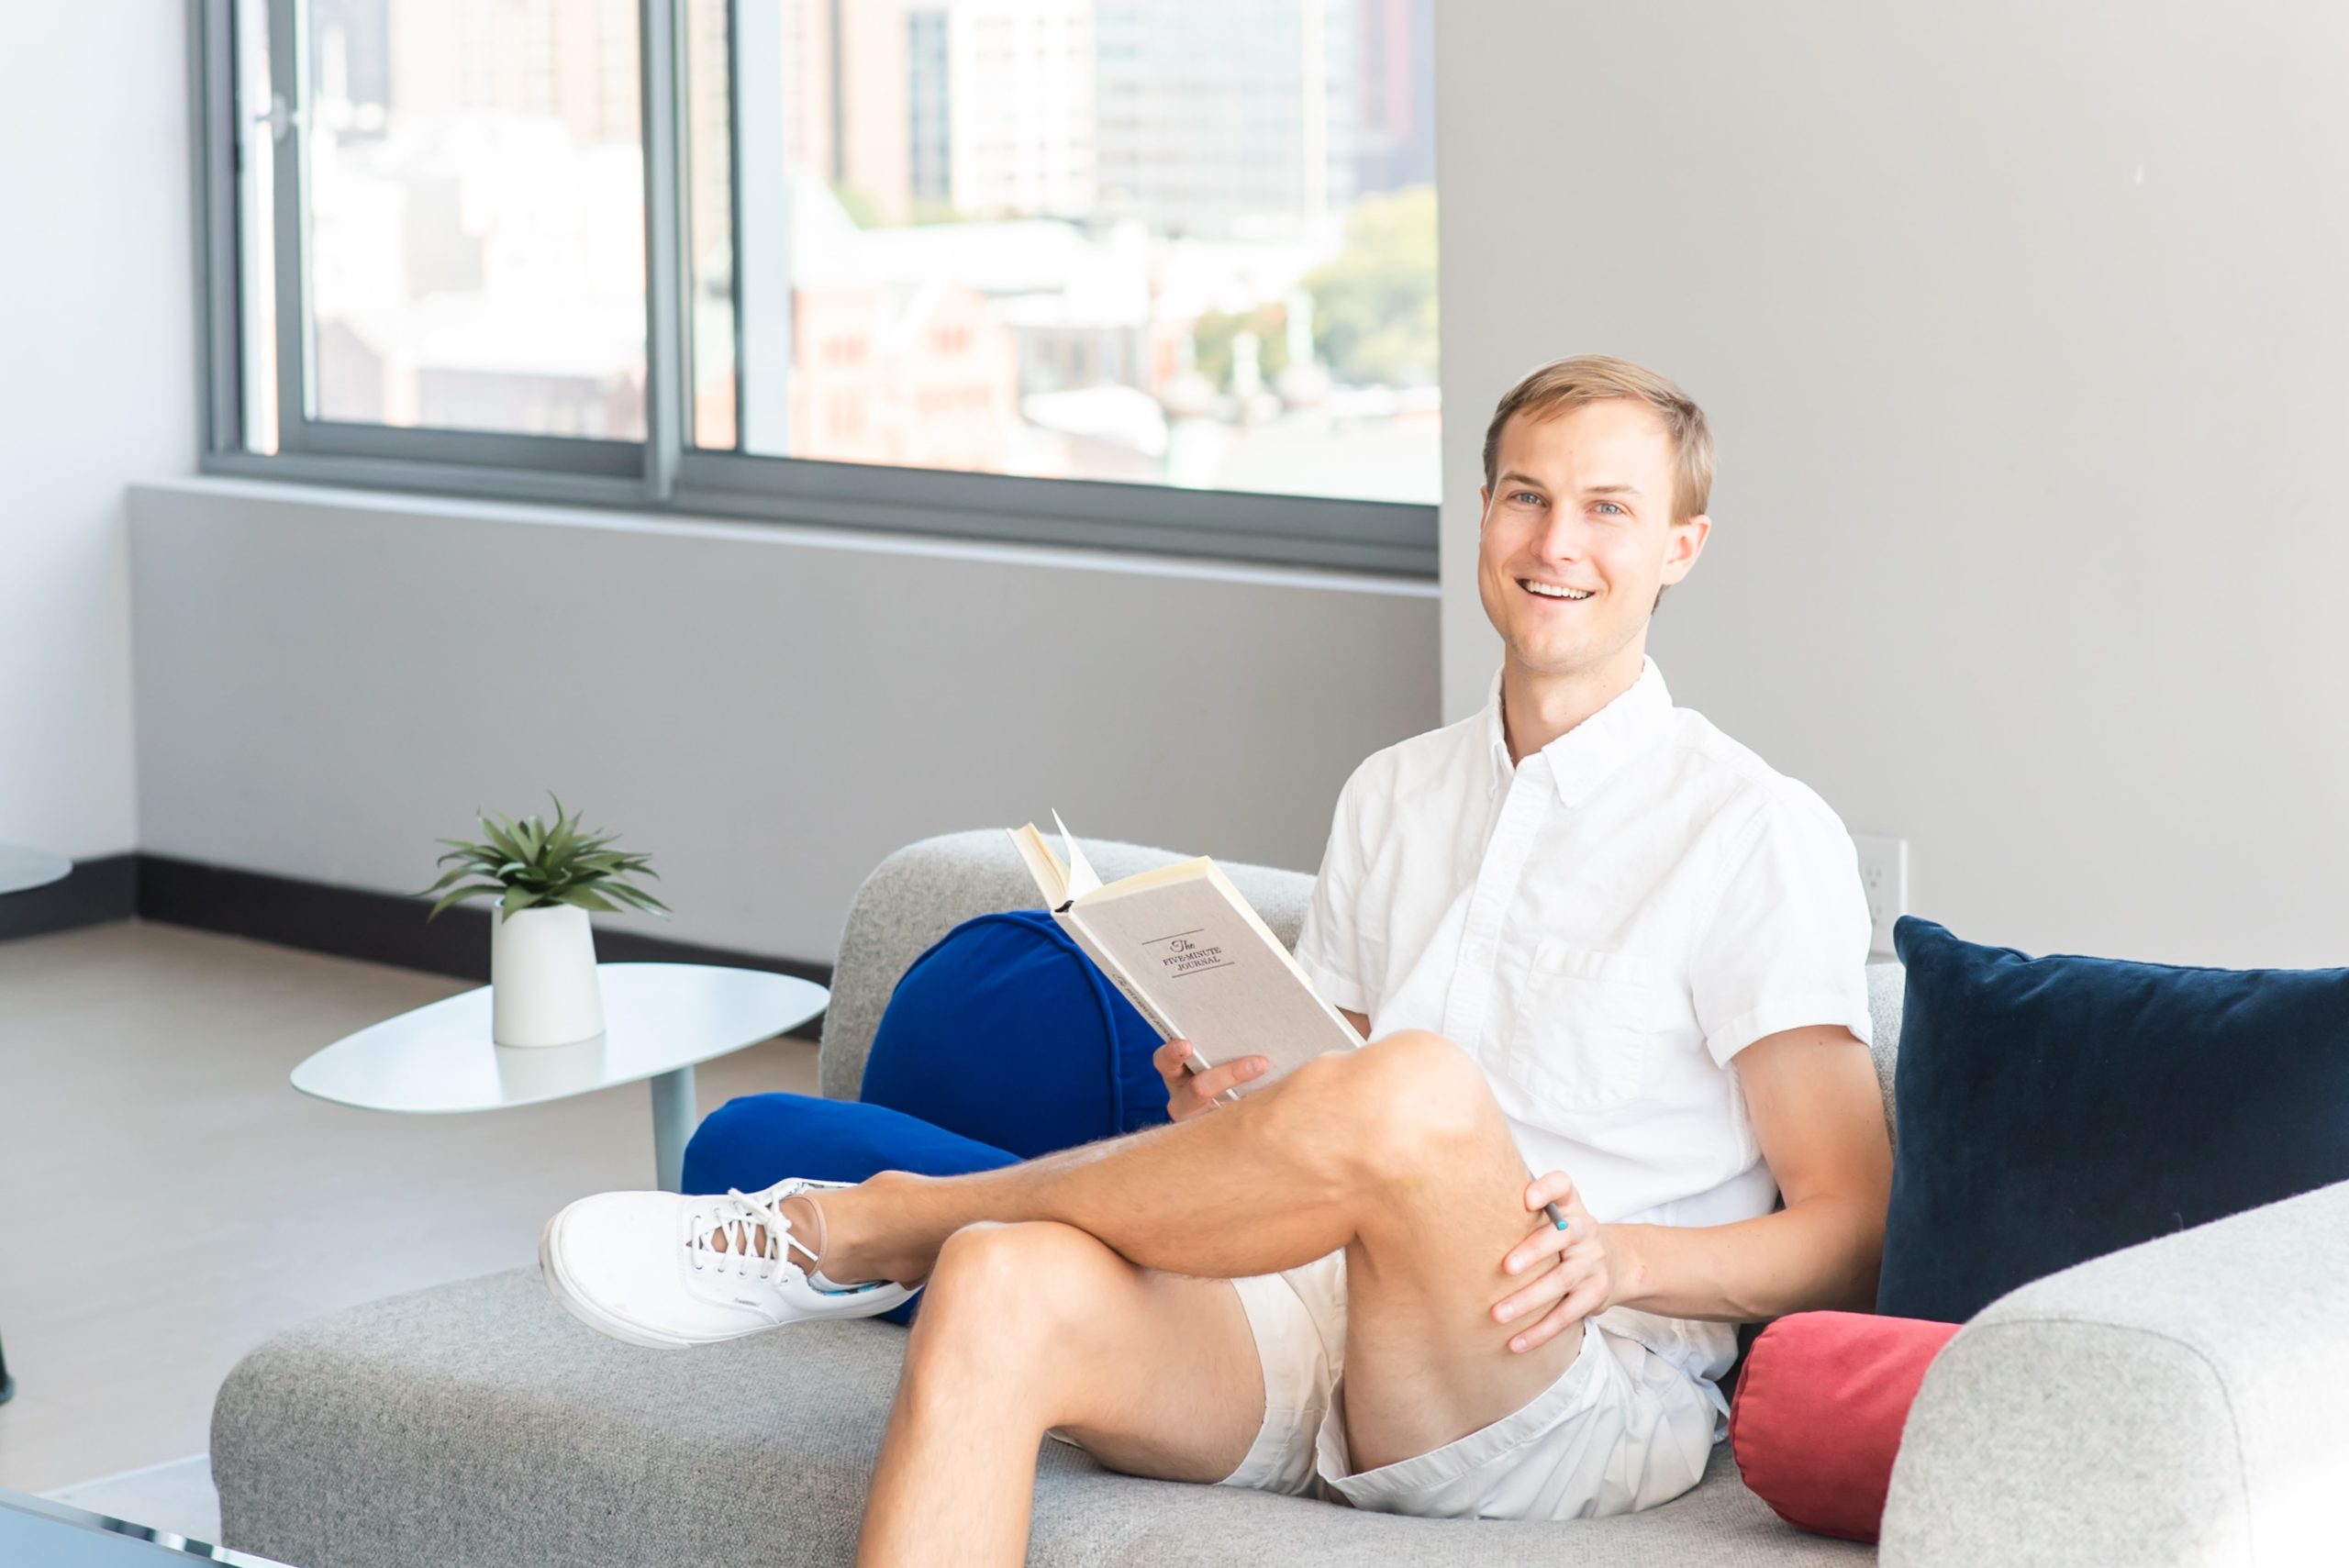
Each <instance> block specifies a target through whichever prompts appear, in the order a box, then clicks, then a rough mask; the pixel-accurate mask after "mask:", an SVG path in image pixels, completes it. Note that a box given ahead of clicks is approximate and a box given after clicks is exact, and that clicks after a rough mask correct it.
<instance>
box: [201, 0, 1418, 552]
mask: <svg viewBox="0 0 2349 1568" xmlns="http://www.w3.org/2000/svg"><path fill="white" fill-rule="evenodd" d="M1431 10H1432V0H654V3H652V4H650V5H641V4H640V0H206V6H205V9H204V11H203V12H202V13H201V14H202V15H203V17H204V20H205V41H206V48H205V51H204V53H205V66H204V71H205V76H204V81H203V83H202V87H203V90H204V97H203V100H202V101H203V102H204V103H205V104H206V106H207V107H206V139H207V150H208V157H207V162H206V175H207V192H206V211H207V214H208V228H207V233H206V258H207V266H208V269H209V272H210V274H211V275H210V276H209V277H208V279H207V282H208V286H209V290H210V295H209V297H210V300H211V309H210V313H209V315H210V319H209V321H208V329H209V331H208V345H209V350H210V359H209V368H210V384H211V387H212V392H213V402H214V406H213V409H212V420H211V428H212V444H213V447H214V449H215V450H214V457H213V461H212V464H211V465H212V466H215V467H219V468H227V469H231V470H235V471H238V472H254V471H256V470H258V471H261V472H277V473H291V474H295V475H297V476H299V477H303V478H321V477H323V478H334V477H338V476H340V477H347V478H351V479H353V480H357V481H362V482H367V483H379V484H414V485H417V486H420V487H426V488H438V489H451V490H461V491H462V490H468V489H473V490H481V491H484V492H485V493H490V494H500V495H547V496H550V497H552V498H562V499H585V500H607V501H610V502H612V503H614V504H629V505H637V506H643V505H648V504H649V505H653V506H674V507H677V508H679V509H682V510H689V511H698V512H710V513H717V514H721V515H734V516H749V517H797V518H806V519H808V520H813V521H824V522H837V523H847V524H852V525H857V524H861V525H871V526H880V527H895V528H920V529H923V530H925V531H941V530H942V531H948V532H961V533H966V534H974V535H982V536H987V535H993V536H1002V537H1016V538H1026V539H1045V540H1052V541H1063V542H1084V543H1096V544H1108V545H1126V546H1131V547H1135V548H1144V549H1151V550H1188V551H1197V552H1201V553H1208V554H1218V555H1233V556H1240V557H1244V558H1250V559H1259V560H1286V561H1297V562H1318V563H1329V564H1341V565H1355V566H1364V567H1369V568H1372V569H1375V570H1386V571H1403V572H1413V573H1429V572H1431V571H1432V570H1433V551H1434V531H1435V530H1434V514H1433V503H1434V501H1435V499H1436V488H1437V484H1436V481H1437V473H1438V467H1437V451H1438V439H1439V434H1440V418H1441V415H1440V408H1439V406H1438V399H1437V392H1436V386H1435V368H1436V357H1435V355H1436V320H1435V197H1434V189H1433V183H1432V180H1433V155H1432V144H1431V114H1430V108H1431V102H1430V100H1431V88H1430V77H1429V68H1428V50H1429V40H1428V32H1429V29H1430V25H1431Z"/></svg>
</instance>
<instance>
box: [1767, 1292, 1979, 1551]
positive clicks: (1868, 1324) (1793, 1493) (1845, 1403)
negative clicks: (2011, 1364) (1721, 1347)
mask: <svg viewBox="0 0 2349 1568" xmlns="http://www.w3.org/2000/svg"><path fill="white" fill-rule="evenodd" d="M1956 1332H1957V1326H1956V1325H1955V1324H1954V1323H1926V1322H1920V1321H1919V1320H1918V1319H1916V1318H1879V1317H1876V1316H1874V1315H1873V1314H1870V1313H1865V1312H1797V1313H1793V1314H1791V1315H1789V1316H1787V1317H1785V1318H1779V1319H1778V1320H1777V1321H1776V1322H1775V1323H1773V1324H1771V1325H1770V1326H1769V1327H1768V1328H1767V1329H1764V1330H1763V1331H1762V1335H1761V1337H1760V1338H1759V1339H1757V1340H1754V1341H1753V1349H1752V1350H1751V1351H1749V1352H1748V1354H1747V1355H1746V1358H1745V1365H1744V1370H1743V1373H1742V1376H1741V1377H1740V1378H1739V1379H1738V1385H1737V1398H1736V1399H1735V1401H1733V1402H1732V1403H1731V1406H1730V1412H1729V1440H1730V1448H1731V1452H1732V1453H1734V1454H1735V1455H1736V1458H1737V1469H1738V1473H1739V1474H1741V1475H1742V1476H1744V1477H1745V1484H1746V1485H1748V1486H1751V1487H1752V1488H1753V1491H1754V1494H1755V1495H1756V1496H1759V1497H1760V1498H1761V1499H1762V1500H1763V1501H1764V1502H1765V1503H1767V1504H1769V1505H1770V1507H1771V1509H1772V1510H1773V1511H1774V1512H1775V1513H1776V1514H1777V1516H1778V1517H1779V1518H1782V1519H1784V1520H1786V1521H1787V1523H1788V1524H1790V1525H1794V1526H1796V1527H1797V1528H1798V1529H1807V1530H1815V1531H1817V1532H1819V1533H1820V1534H1821V1535H1832V1536H1840V1537H1842V1539H1843V1540H1875V1539H1876V1530H1877V1529H1878V1528H1879V1527H1880V1526H1881V1525H1882V1524H1883V1522H1884V1499H1885V1494H1886V1493H1887V1491H1888V1490H1889V1489H1890V1487H1891V1485H1892V1460H1893V1456H1894V1455H1895V1454H1896V1453H1898V1451H1899V1449H1900V1429H1901V1426H1902V1424H1903V1423H1905V1422H1906V1421H1907V1420H1908V1419H1909V1406H1911V1405H1913V1404H1914V1403H1916V1400H1917V1389H1918V1387H1919V1385H1921V1384H1922V1383H1923V1382H1924V1381H1925V1369H1926V1368H1927V1367H1928V1366H1931V1365H1932V1361H1933V1358H1934V1357H1935V1356H1936V1355H1939V1354H1940V1353H1941V1349H1942V1347H1943V1345H1945V1344H1947V1343H1949V1341H1950V1339H1951V1337H1952V1336H1953V1335H1954V1334H1955V1333H1956Z"/></svg>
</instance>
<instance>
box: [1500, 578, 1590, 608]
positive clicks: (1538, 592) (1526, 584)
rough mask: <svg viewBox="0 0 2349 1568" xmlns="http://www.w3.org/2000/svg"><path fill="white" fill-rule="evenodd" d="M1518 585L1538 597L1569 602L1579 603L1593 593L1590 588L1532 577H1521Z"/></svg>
mask: <svg viewBox="0 0 2349 1568" xmlns="http://www.w3.org/2000/svg"><path fill="white" fill-rule="evenodd" d="M1517 585H1518V586H1519V587H1520V588H1522V589H1524V590H1525V591H1526V592H1527V593H1529V594H1531V595H1535V596H1536V597H1538V598H1543V599H1563V600H1564V601H1565V602H1566V603H1568V604H1579V603H1581V602H1582V601H1583V600H1585V599H1587V598H1589V597H1590V595H1591V590H1590V589H1588V588H1569V587H1567V586H1566V585H1565V584H1563V583H1542V582H1538V581H1536V580H1535V579H1533V578H1531V577H1520V578H1519V579H1518V580H1517Z"/></svg>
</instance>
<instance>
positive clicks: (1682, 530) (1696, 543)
mask: <svg viewBox="0 0 2349 1568" xmlns="http://www.w3.org/2000/svg"><path fill="white" fill-rule="evenodd" d="M1712 531H1713V519H1712V518H1710V517H1707V516H1706V515H1705V514H1704V513H1702V512H1699V513H1698V514H1697V515H1696V516H1695V517H1685V518H1683V519H1682V520H1680V521H1679V522H1676V523H1675V524H1673V525H1672V538H1671V539H1670V540H1669V541H1668V542H1667V543H1666V544H1665V545H1664V576H1663V578H1662V581H1663V583H1664V586H1665V587H1667V588H1668V587H1670V586H1671V585H1672V584H1675V583H1677V582H1679V581H1680V580H1681V579H1682V578H1683V577H1686V576H1687V575H1688V573H1689V569H1690V568H1692V567H1694V566H1695V565H1696V564H1697V557H1698V556H1699V555H1702V554H1703V553H1704V552H1705V536H1706V535H1708V534H1709V533H1711V532H1712Z"/></svg>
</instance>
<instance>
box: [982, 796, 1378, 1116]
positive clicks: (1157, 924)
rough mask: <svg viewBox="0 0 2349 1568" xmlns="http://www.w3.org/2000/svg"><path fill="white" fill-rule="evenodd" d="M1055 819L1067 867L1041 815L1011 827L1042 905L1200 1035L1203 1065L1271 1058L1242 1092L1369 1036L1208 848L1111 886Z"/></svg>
mask: <svg viewBox="0 0 2349 1568" xmlns="http://www.w3.org/2000/svg"><path fill="white" fill-rule="evenodd" d="M1052 823H1053V825H1054V826H1055V827H1057V828H1060V830H1061V842H1062V843H1063V845H1064V846H1066V848H1067V850H1068V864H1067V866H1066V867H1065V868H1063V866H1062V864H1061V862H1060V861H1059V860H1058V858H1056V857H1055V856H1054V855H1053V853H1052V850H1051V848H1050V847H1049V846H1048V845H1047V844H1046V843H1045V842H1044V836H1043V835H1042V834H1041V833H1039V832H1038V831H1036V826H1035V824H1034V823H1032V822H1031V823H1030V824H1029V825H1028V826H1026V827H1024V828H1013V829H1012V830H1011V841H1012V843H1013V844H1014V845H1015V846H1016V847H1017V848H1018V849H1019V858H1020V859H1021V860H1022V861H1025V862H1027V865H1028V872H1029V874H1030V875H1031V876H1033V877H1034V878H1035V879H1036V888H1037V891H1038V892H1040V893H1041V894H1042V895H1044V907H1045V908H1047V909H1049V910H1051V911H1052V918H1053V919H1054V920H1056V921H1058V922H1059V923H1060V928H1061V929H1062V930H1063V931H1066V932H1067V933H1068V934H1069V937H1070V940H1073V941H1074V942H1075V943H1076V945H1077V946H1078V947H1080V948H1083V949H1084V950H1085V954H1086V956H1087V957H1089V958H1091V959H1092V960H1093V962H1095V963H1096V964H1097V965H1098V966H1099V967H1100V970H1101V973H1104V974H1106V975H1108V977H1109V983H1110V984H1113V985H1115V986H1116V987H1117V988H1118V989H1119V991H1121V992H1123V993H1124V994H1125V997H1126V1000H1127V1001H1129V1002H1131V1003H1132V1004H1133V1005H1134V1010H1135V1011H1136V1012H1138V1013H1140V1014H1141V1016H1142V1017H1143V1018H1146V1019H1148V1020H1149V1022H1150V1027H1151V1028H1152V1029H1156V1030H1157V1031H1158V1032H1159V1034H1160V1036H1161V1037H1163V1039H1166V1040H1174V1039H1175V1038H1177V1037H1180V1038H1182V1039H1184V1040H1189V1041H1190V1042H1191V1060H1190V1066H1191V1070H1192V1071H1193V1072H1195V1073H1200V1072H1205V1071H1206V1070H1207V1069H1208V1068H1210V1067H1213V1066H1215V1065H1216V1064H1217V1063H1219V1062H1229V1061H1230V1060H1232V1059H1234V1058H1236V1057H1241V1056H1261V1057H1264V1059H1265V1061H1266V1062H1269V1063H1270V1067H1269V1069H1268V1071H1266V1072H1264V1073H1262V1074H1260V1075H1258V1076H1257V1077H1254V1078H1252V1079H1250V1080H1249V1081H1248V1082H1247V1083H1245V1084H1241V1085H1240V1086H1239V1088H1238V1090H1237V1091H1236V1092H1237V1093H1239V1094H1242V1095H1244V1094H1248V1093H1250V1092H1251V1091H1252V1090H1255V1089H1260V1088H1263V1087H1264V1085H1265V1084H1269V1083H1271V1082H1272V1081H1273V1080H1274V1079H1275V1078H1278V1077H1280V1076H1281V1075H1282V1074H1283V1073H1286V1072H1288V1071H1289V1070H1290V1069H1291V1068H1294V1067H1297V1066H1300V1065H1302V1064H1303V1063H1305V1062H1308V1061H1310V1060H1312V1059H1313V1058H1314V1057H1316V1056H1319V1055H1320V1054H1321V1053H1322V1052H1323V1051H1345V1050H1351V1049H1353V1047H1355V1046H1358V1045H1360V1044H1361V1043H1362V1036H1360V1035H1358V1034H1356V1033H1355V1032H1354V1028H1353V1025H1352V1024H1350V1023H1348V1022H1346V1020H1345V1018H1344V1017H1343V1016H1341V1014H1340V1013H1339V1011H1338V1010H1337V1009H1336V1008H1335V1007H1333V1006H1330V1004H1329V1003H1327V1002H1325V1001H1323V1000H1322V999H1321V998H1320V997H1319V995H1316V994H1315V993H1314V990H1313V983H1312V982H1311V981H1309V980H1308V979H1307V978H1306V977H1305V971H1303V970H1301V969H1299V968H1298V967H1297V961H1296V960H1295V959H1293V958H1291V957H1290V956H1289V953H1288V949H1286V947H1283V946H1282V945H1281V940H1280V939H1279V938H1278V937H1276V936H1275V935H1273V931H1272V928H1271V927H1269V926H1267V925H1265V924H1264V919H1263V917H1261V916H1259V915H1258V914H1257V913H1256V911H1255V910H1254V909H1252V908H1251V907H1250V906H1249V904H1248V900H1247V899H1245V898H1243V897H1241V895H1240V890H1239V889H1238V888H1236V887H1234V886H1232V885H1231V879H1230V878H1229V877H1227V876H1225V875H1224V874H1223V873H1222V872H1221V871H1219V870H1218V869H1217V868H1216V863H1215V862H1213V861H1211V860H1208V858H1207V857H1206V856H1204V855H1202V856H1200V857H1199V858H1198V859H1197V860H1188V861H1180V862H1176V863H1175V864H1174V865H1170V866H1161V867H1159V868H1158V869H1157V870H1156V871H1146V872H1141V873H1137V874H1135V875H1133V876H1128V877H1120V878H1119V879H1118V880H1117V881H1116V882H1113V883H1110V884H1108V885H1106V886H1105V885H1103V884H1102V881H1101V879H1100V878H1099V877H1098V876H1097V875H1095V874H1094V872H1093V868H1092V867H1091V866H1089V865H1087V864H1085V851H1082V850H1080V849H1078V848H1077V844H1076V837H1075V835H1074V834H1073V833H1071V832H1070V831H1069V830H1068V825H1067V824H1066V823H1064V822H1063V821H1061V819H1060V814H1059V813H1058V812H1054V813H1053V814H1052Z"/></svg>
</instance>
